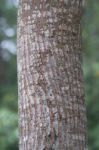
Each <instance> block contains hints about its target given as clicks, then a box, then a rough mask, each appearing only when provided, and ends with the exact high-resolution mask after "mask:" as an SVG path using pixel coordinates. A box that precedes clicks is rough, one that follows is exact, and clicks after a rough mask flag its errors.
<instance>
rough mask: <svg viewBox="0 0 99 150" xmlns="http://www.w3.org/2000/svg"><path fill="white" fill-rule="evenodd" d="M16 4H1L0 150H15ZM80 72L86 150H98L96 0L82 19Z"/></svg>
mask: <svg viewBox="0 0 99 150" xmlns="http://www.w3.org/2000/svg"><path fill="white" fill-rule="evenodd" d="M16 30H17V2H16V0H0V150H18V94H17V65H16V62H17V61H16ZM82 50H83V71H84V80H85V97H86V106H87V118H88V125H87V126H88V145H89V150H99V0H86V4H85V6H84V9H83V17H82Z"/></svg>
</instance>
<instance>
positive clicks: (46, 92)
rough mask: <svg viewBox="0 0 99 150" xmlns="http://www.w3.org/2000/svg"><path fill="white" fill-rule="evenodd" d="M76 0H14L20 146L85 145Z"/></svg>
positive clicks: (65, 148)
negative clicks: (16, 26)
mask: <svg viewBox="0 0 99 150" xmlns="http://www.w3.org/2000/svg"><path fill="white" fill-rule="evenodd" d="M81 10H82V1H81V0H19V8H18V36H17V39H18V42H17V43H18V51H17V58H18V89H19V136H20V140H19V148H20V150H87V147H86V115H85V112H86V111H85V104H84V89H83V77H82V69H81V42H80V20H81Z"/></svg>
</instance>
